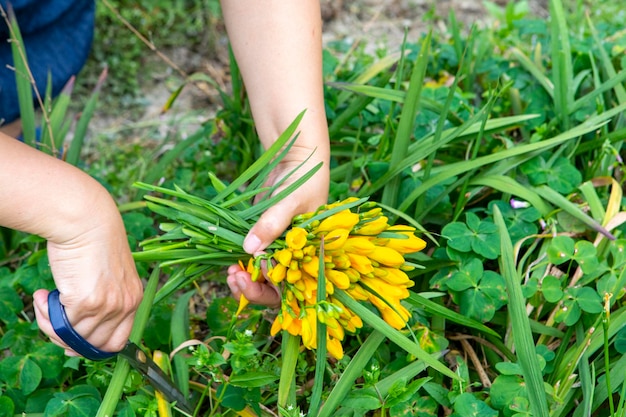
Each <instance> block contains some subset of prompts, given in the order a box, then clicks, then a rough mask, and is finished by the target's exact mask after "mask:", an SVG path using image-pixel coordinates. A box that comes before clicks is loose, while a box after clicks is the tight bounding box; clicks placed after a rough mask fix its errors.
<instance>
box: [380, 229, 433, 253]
mask: <svg viewBox="0 0 626 417" xmlns="http://www.w3.org/2000/svg"><path fill="white" fill-rule="evenodd" d="M400 234H402V235H405V236H407V238H406V239H395V238H390V239H389V241H388V242H387V243H386V244H385V246H386V247H388V248H390V249H394V250H396V251H398V252H400V253H413V252H419V251H421V250H422V249H424V248H425V247H426V242H425V241H424V240H422V239H420V238H419V237H417V236H415V235H414V234H413V233H400Z"/></svg>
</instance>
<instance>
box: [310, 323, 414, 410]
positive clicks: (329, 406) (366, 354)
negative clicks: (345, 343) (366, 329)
mask: <svg viewBox="0 0 626 417" xmlns="http://www.w3.org/2000/svg"><path fill="white" fill-rule="evenodd" d="M384 340H385V335H383V334H382V333H381V332H378V331H374V332H372V333H371V334H370V335H369V337H368V338H367V340H365V342H364V343H363V344H362V345H361V347H360V348H359V350H358V352H357V353H356V355H354V357H353V358H352V360H351V361H350V363H349V364H348V366H347V367H346V369H345V370H344V371H343V373H342V374H341V377H340V378H339V381H337V384H336V385H335V386H334V388H333V390H332V391H331V392H330V394H329V395H328V398H327V399H326V401H325V402H324V404H322V408H321V409H320V412H319V414H318V415H317V417H330V416H332V415H333V413H334V412H335V410H336V409H337V407H339V405H340V404H341V402H342V401H343V399H344V398H345V397H346V395H348V393H349V392H350V390H352V389H353V388H354V381H355V380H356V379H357V378H358V377H360V376H361V375H362V373H363V368H365V366H366V365H367V363H368V362H369V360H370V359H371V358H372V356H374V354H376V351H377V350H378V347H379V346H380V344H381V343H382V342H383V341H384ZM413 364H414V365H415V364H420V365H421V366H422V367H423V368H425V364H424V362H421V361H415V362H413ZM415 366H419V365H415Z"/></svg>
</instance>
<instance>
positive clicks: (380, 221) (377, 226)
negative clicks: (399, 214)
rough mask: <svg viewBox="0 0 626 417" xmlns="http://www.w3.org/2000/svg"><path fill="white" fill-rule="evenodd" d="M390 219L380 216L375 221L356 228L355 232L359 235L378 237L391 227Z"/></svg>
mask: <svg viewBox="0 0 626 417" xmlns="http://www.w3.org/2000/svg"><path fill="white" fill-rule="evenodd" d="M388 220H389V219H388V218H387V217H386V216H380V217H377V218H375V219H374V220H371V221H368V222H363V223H361V224H359V225H358V226H356V227H355V229H354V232H355V233H356V234H359V235H367V236H376V235H378V234H380V233H382V232H384V231H385V230H387V228H388V227H389V224H388V223H387V221H388Z"/></svg>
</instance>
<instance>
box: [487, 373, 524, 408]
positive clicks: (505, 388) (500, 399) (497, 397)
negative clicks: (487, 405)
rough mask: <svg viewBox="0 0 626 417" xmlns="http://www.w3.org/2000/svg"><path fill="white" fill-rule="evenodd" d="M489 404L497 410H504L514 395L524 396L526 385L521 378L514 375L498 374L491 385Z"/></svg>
mask: <svg viewBox="0 0 626 417" xmlns="http://www.w3.org/2000/svg"><path fill="white" fill-rule="evenodd" d="M490 394H491V395H490V397H491V405H493V406H494V407H495V408H497V409H498V410H504V409H505V408H507V407H508V406H509V404H511V403H512V401H513V398H515V397H526V396H527V393H526V385H525V384H524V381H523V380H522V378H520V377H519V376H516V375H500V376H498V377H497V378H496V379H495V380H494V381H493V384H492V385H491V390H490Z"/></svg>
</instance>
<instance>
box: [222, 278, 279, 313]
mask: <svg viewBox="0 0 626 417" xmlns="http://www.w3.org/2000/svg"><path fill="white" fill-rule="evenodd" d="M233 278H234V279H233V280H234V282H235V283H236V286H237V288H238V289H239V291H240V294H243V295H244V296H245V297H246V299H248V301H250V302H251V303H253V304H260V305H264V306H267V307H270V308H276V307H278V306H280V292H279V290H278V288H276V287H275V286H273V285H271V284H270V283H268V282H253V281H252V280H251V279H250V274H248V273H245V272H241V273H237V274H235V275H233Z"/></svg>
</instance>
